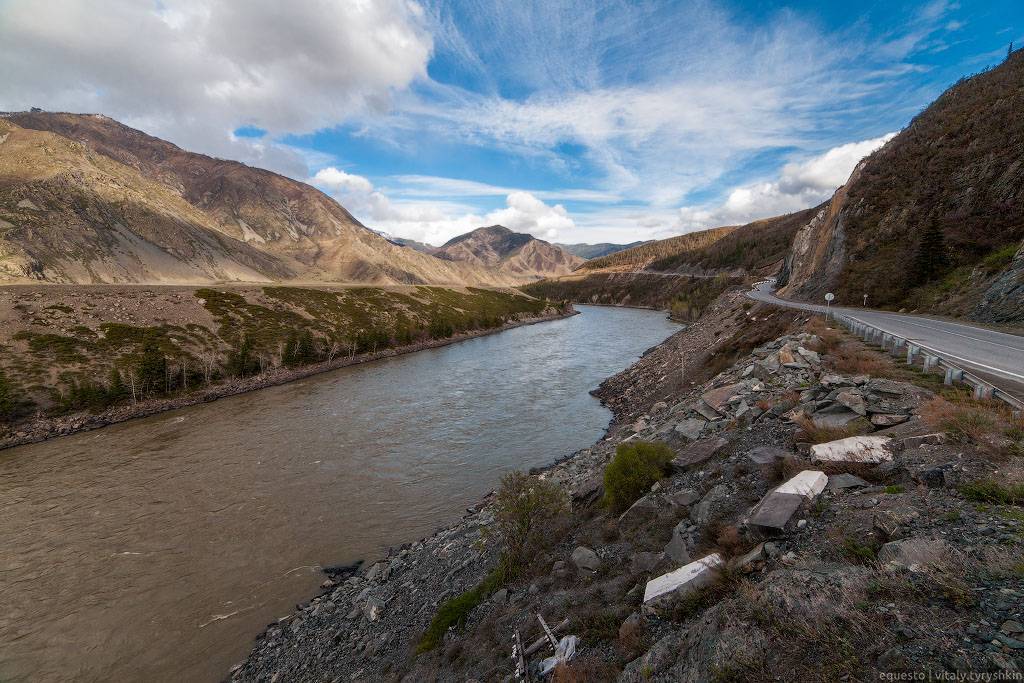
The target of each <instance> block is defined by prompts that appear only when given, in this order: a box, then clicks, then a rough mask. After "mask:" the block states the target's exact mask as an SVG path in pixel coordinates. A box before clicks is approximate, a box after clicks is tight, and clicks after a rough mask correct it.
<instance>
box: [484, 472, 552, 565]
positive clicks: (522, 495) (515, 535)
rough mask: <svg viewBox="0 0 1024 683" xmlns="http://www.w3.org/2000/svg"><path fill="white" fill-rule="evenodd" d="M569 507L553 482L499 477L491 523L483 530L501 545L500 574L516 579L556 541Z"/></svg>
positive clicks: (520, 475)
mask: <svg viewBox="0 0 1024 683" xmlns="http://www.w3.org/2000/svg"><path fill="white" fill-rule="evenodd" d="M567 509H568V501H567V500H566V497H565V492H564V491H562V489H561V487H559V486H558V484H555V483H554V482H550V481H547V480H545V479H538V478H536V477H531V476H529V475H527V474H523V473H522V472H509V473H508V474H506V475H505V476H504V477H502V479H501V486H500V487H499V488H498V493H497V495H496V497H495V503H494V523H493V524H491V525H490V526H489V527H487V530H486V533H487V534H488V535H489V536H491V537H493V538H495V539H496V540H497V542H498V544H499V547H500V548H501V564H502V572H503V575H504V576H506V577H507V578H509V579H513V578H515V577H516V576H517V575H518V574H519V573H520V572H521V570H522V569H523V567H525V566H526V565H527V564H528V563H529V562H530V561H531V560H532V559H533V558H534V557H536V555H537V554H538V553H539V552H541V551H543V550H545V549H546V548H548V547H550V546H551V544H552V543H553V542H554V541H555V538H556V533H555V532H556V531H557V529H558V527H559V525H560V523H561V522H562V520H563V516H564V513H565V512H566V511H567Z"/></svg>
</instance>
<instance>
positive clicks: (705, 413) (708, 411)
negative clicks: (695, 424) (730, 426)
mask: <svg viewBox="0 0 1024 683" xmlns="http://www.w3.org/2000/svg"><path fill="white" fill-rule="evenodd" d="M693 409H694V410H695V411H696V412H697V414H698V415H700V416H701V417H703V418H704V419H706V420H710V421H712V422H713V421H715V420H720V419H722V414H721V413H720V412H718V411H717V410H715V409H714V408H712V407H711V406H709V405H708V404H707V403H705V402H704V401H697V405H695V406H694V407H693Z"/></svg>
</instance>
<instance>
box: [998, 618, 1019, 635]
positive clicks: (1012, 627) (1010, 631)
mask: <svg viewBox="0 0 1024 683" xmlns="http://www.w3.org/2000/svg"><path fill="white" fill-rule="evenodd" d="M999 630H1000V631H1002V632H1003V633H1005V634H1006V635H1009V636H1012V635H1016V634H1018V633H1024V626H1022V625H1021V623H1020V622H1019V621H1014V620H1013V619H1009V620H1007V621H1004V622H1003V625H1002V626H1000V627H999Z"/></svg>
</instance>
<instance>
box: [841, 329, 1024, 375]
mask: <svg viewBox="0 0 1024 683" xmlns="http://www.w3.org/2000/svg"><path fill="white" fill-rule="evenodd" d="M849 317H850V318H851V319H852V320H856V321H857V322H859V323H864V324H865V325H871V326H872V327H874V328H876V329H879V330H882V332H885V333H886V334H892V335H895V336H897V337H902V336H903V335H900V334H896V333H895V332H893V331H892V330H883V329H882V328H881V327H879V326H878V325H876V324H875V323H869V322H868V321H866V320H861V319H860V318H855V317H853V316H849ZM961 336H962V335H961ZM909 341H913V342H915V343H916V345H917V346H920V347H921V348H922V349H923V350H925V351H931V352H932V353H935V354H938V355H940V356H949V357H950V358H954V359H956V360H958V361H960V362H962V363H968V364H970V365H974V366H975V367H979V368H984V369H986V370H990V371H992V372H994V373H995V374H997V375H1001V376H1006V377H1013V378H1016V379H1019V380H1024V375H1018V374H1017V373H1016V372H1010V371H1009V370H1003V369H1002V368H996V367H993V366H991V365H985V364H984V363H979V362H978V361H976V360H971V359H970V358H964V357H963V356H957V355H954V354H952V353H950V352H948V351H940V350H938V349H935V348H931V347H927V346H925V345H924V344H922V343H921V342H920V340H918V339H912V340H909Z"/></svg>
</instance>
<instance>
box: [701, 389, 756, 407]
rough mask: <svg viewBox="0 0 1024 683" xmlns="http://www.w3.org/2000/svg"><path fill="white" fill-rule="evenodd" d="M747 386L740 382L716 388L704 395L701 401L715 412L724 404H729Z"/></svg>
mask: <svg viewBox="0 0 1024 683" xmlns="http://www.w3.org/2000/svg"><path fill="white" fill-rule="evenodd" d="M746 388H747V386H746V385H745V384H743V383H742V382H740V383H737V384H729V385H727V386H724V387H718V388H717V389H712V390H711V391H708V392H706V393H704V394H703V395H702V396H701V399H702V400H703V401H704V402H705V403H707V404H708V405H709V406H711V407H712V408H714V409H715V410H721V409H722V408H723V407H724V406H725V404H727V403H728V402H729V399H731V398H732V397H733V396H735V395H736V394H738V393H740V392H741V391H743V390H745V389H746Z"/></svg>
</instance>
